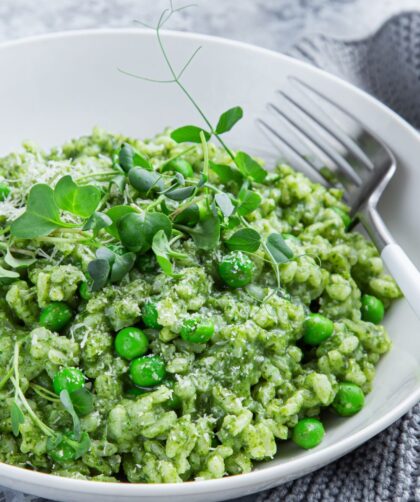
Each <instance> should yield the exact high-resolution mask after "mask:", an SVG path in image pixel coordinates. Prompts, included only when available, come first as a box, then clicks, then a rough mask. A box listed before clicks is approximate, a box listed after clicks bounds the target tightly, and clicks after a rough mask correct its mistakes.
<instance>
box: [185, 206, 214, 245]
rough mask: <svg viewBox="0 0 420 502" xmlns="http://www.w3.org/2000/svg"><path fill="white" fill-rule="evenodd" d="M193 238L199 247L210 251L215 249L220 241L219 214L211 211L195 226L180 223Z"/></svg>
mask: <svg viewBox="0 0 420 502" xmlns="http://www.w3.org/2000/svg"><path fill="white" fill-rule="evenodd" d="M178 228H180V229H181V230H183V231H184V232H187V233H188V234H189V235H191V237H192V238H193V241H194V243H195V245H196V246H197V248H198V249H204V250H206V251H210V250H211V249H215V248H216V247H217V245H218V244H219V241H220V222H219V218H218V216H217V214H214V213H210V214H208V215H207V216H206V217H204V218H203V219H202V220H200V221H199V222H198V223H197V225H196V226H195V227H193V228H189V227H185V226H183V225H178Z"/></svg>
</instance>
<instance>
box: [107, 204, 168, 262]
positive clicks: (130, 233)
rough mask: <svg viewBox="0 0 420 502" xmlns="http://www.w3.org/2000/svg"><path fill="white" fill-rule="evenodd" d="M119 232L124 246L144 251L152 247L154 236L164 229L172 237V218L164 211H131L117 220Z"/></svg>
mask: <svg viewBox="0 0 420 502" xmlns="http://www.w3.org/2000/svg"><path fill="white" fill-rule="evenodd" d="M117 229H118V234H119V236H120V240H121V242H122V244H123V246H124V247H126V248H127V249H128V250H129V251H133V252H135V253H144V252H146V251H147V250H148V249H150V247H151V245H152V239H153V236H154V235H155V234H156V232H158V231H159V230H164V231H165V233H166V235H167V236H168V237H170V235H171V232H172V223H171V220H170V219H169V218H168V217H167V216H166V215H165V214H163V213H159V212H152V213H146V214H145V215H140V214H137V213H129V214H126V215H125V216H123V217H122V218H120V219H119V220H118V221H117Z"/></svg>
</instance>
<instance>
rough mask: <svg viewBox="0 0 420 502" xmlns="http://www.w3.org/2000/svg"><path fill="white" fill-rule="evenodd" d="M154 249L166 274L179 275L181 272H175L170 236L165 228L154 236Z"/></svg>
mask: <svg viewBox="0 0 420 502" xmlns="http://www.w3.org/2000/svg"><path fill="white" fill-rule="evenodd" d="M152 250H153V252H154V253H155V256H156V260H157V262H158V263H159V265H160V268H161V269H162V270H163V271H164V273H165V274H166V275H169V276H170V277H178V276H179V274H174V271H173V267H172V263H171V260H170V254H171V252H172V250H171V247H170V245H169V241H168V238H167V237H166V234H165V232H164V231H163V230H159V231H158V232H157V233H156V234H155V235H154V237H153V242H152Z"/></svg>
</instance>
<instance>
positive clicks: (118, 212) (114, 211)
mask: <svg viewBox="0 0 420 502" xmlns="http://www.w3.org/2000/svg"><path fill="white" fill-rule="evenodd" d="M135 212H136V210H135V209H134V208H132V207H131V206H113V207H111V209H108V211H107V212H106V213H105V214H106V215H107V216H109V217H110V218H111V220H112V225H110V226H109V227H107V228H106V231H107V232H108V233H109V234H111V235H112V237H115V238H116V239H119V235H118V229H117V225H116V223H117V221H118V220H119V219H120V218H122V217H123V216H125V215H126V214H128V213H135Z"/></svg>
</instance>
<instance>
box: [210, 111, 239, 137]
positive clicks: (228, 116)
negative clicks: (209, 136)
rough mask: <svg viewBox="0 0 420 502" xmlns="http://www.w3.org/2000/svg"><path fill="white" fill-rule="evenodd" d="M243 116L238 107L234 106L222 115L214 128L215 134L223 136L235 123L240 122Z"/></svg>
mask: <svg viewBox="0 0 420 502" xmlns="http://www.w3.org/2000/svg"><path fill="white" fill-rule="evenodd" d="M243 115H244V112H243V110H242V108H241V107H240V106H235V107H234V108H230V109H229V110H227V111H225V112H224V113H222V115H220V118H219V122H218V123H217V126H216V134H223V133H225V132H228V131H230V130H231V129H232V127H233V126H234V125H235V124H236V122H238V121H239V120H241V118H242V117H243Z"/></svg>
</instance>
